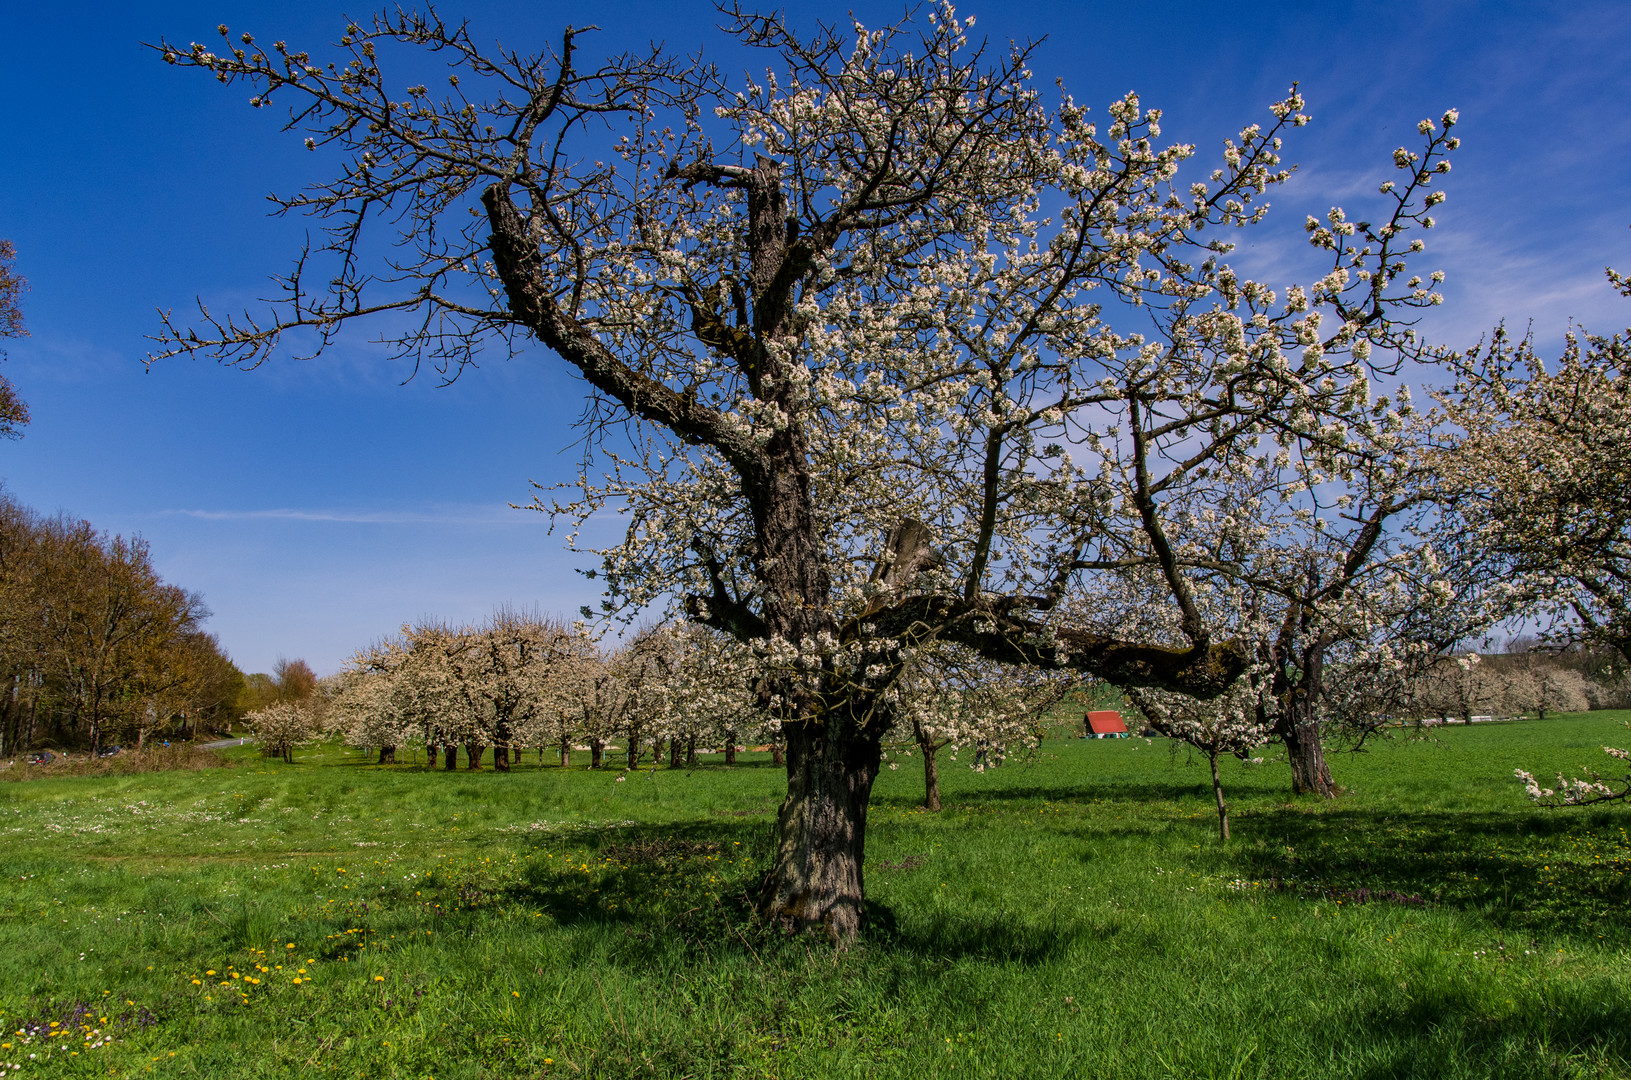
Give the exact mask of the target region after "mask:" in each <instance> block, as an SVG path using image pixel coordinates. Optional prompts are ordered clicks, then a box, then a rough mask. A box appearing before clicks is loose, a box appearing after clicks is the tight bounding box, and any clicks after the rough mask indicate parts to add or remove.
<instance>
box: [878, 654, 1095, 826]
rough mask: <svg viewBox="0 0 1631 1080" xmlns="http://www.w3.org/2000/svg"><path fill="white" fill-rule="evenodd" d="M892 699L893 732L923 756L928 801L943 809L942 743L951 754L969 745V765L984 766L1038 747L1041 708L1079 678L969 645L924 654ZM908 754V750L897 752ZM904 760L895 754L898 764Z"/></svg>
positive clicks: (931, 807)
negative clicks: (990, 655) (983, 653)
mask: <svg viewBox="0 0 1631 1080" xmlns="http://www.w3.org/2000/svg"><path fill="white" fill-rule="evenodd" d="M895 685H896V695H897V697H896V700H895V701H894V702H893V703H892V705H891V708H892V709H893V711H894V713H895V715H896V718H897V721H896V722H897V728H896V730H895V731H894V732H891V736H892V737H893V738H895V739H899V740H901V741H902V742H904V743H907V744H908V745H910V746H911V747H912V749H914V750H915V751H916V752H917V753H918V754H919V755H921V756H922V758H923V807H924V809H926V810H939V809H941V803H940V761H939V755H940V751H942V750H944V749H947V748H948V747H949V748H950V749H951V752H952V753H951V759H952V760H953V761H956V760H957V754H958V753H959V752H960V751H961V750H963V749H965V748H969V749H972V750H973V751H974V757H975V760H974V761H973V762H972V763H971V764H970V766H969V767H970V768H972V769H974V770H976V771H978V772H984V771H985V770H986V769H987V768H988V767H995V766H996V765H998V764H1000V763H1001V761H1002V758H1003V757H1004V755H1005V754H1008V753H1012V752H1015V751H1018V750H1022V749H1024V750H1030V749H1035V747H1036V745H1037V743H1038V742H1039V740H1040V737H1041V731H1042V725H1043V716H1044V715H1045V714H1046V712H1047V711H1048V710H1049V709H1050V708H1052V707H1053V706H1054V705H1057V704H1058V703H1059V702H1060V701H1061V700H1062V699H1063V698H1064V697H1065V695H1066V694H1068V693H1069V692H1070V691H1071V690H1072V689H1073V688H1074V686H1075V680H1074V679H1073V678H1070V677H1068V676H1061V675H1060V674H1059V673H1056V672H1042V671H1038V670H1037V669H1035V668H1029V667H1021V668H1015V667H1011V666H1009V665H1006V664H994V663H991V662H989V661H985V660H982V659H981V658H980V657H979V656H978V655H975V654H972V653H970V652H969V651H968V650H966V649H960V648H956V647H949V648H940V649H937V650H935V651H933V652H932V653H931V652H925V653H923V654H921V655H920V656H919V658H918V660H917V661H916V662H915V663H914V664H912V666H911V667H910V668H908V669H907V670H906V671H905V672H904V673H902V675H901V677H900V678H899V679H898V680H897V681H896V684H895ZM896 756H898V757H910V756H911V751H903V752H899V753H897V755H896ZM898 764H899V762H895V761H892V762H890V768H895V767H896V766H897V765H898Z"/></svg>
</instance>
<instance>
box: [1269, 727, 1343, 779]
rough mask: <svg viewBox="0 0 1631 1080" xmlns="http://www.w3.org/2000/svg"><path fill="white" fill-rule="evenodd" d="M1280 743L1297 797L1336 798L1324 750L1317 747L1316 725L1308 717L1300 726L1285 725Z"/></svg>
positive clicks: (1321, 747) (1317, 729) (1318, 744)
mask: <svg viewBox="0 0 1631 1080" xmlns="http://www.w3.org/2000/svg"><path fill="white" fill-rule="evenodd" d="M1280 741H1281V742H1283V743H1284V744H1285V748H1286V757H1287V758H1289V759H1290V760H1291V790H1292V791H1294V792H1296V793H1297V794H1298V795H1318V796H1320V797H1321V798H1324V799H1334V798H1336V793H1337V789H1336V784H1335V783H1334V782H1332V780H1331V769H1330V767H1329V766H1328V765H1326V764H1325V748H1324V747H1323V746H1322V745H1320V731H1319V724H1318V723H1317V722H1316V721H1315V720H1314V719H1313V718H1312V717H1310V718H1308V719H1307V720H1306V721H1305V722H1303V723H1294V724H1288V725H1287V726H1286V728H1285V730H1284V731H1283V732H1282V733H1281V735H1280Z"/></svg>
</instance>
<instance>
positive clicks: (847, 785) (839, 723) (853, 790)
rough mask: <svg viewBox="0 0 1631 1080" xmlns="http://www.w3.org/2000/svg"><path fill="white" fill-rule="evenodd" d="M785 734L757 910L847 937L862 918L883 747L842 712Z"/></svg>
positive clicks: (782, 920)
mask: <svg viewBox="0 0 1631 1080" xmlns="http://www.w3.org/2000/svg"><path fill="white" fill-rule="evenodd" d="M786 734H787V798H786V799H785V800H784V801H783V802H782V806H781V811H780V813H779V814H778V816H777V823H778V827H779V832H780V842H779V844H778V846H777V850H776V865H775V867H774V868H773V869H772V870H771V871H770V873H769V875H768V876H767V877H766V878H765V882H764V886H763V888H762V890H761V892H760V894H759V912H760V914H761V915H763V916H764V917H765V918H767V919H770V920H773V921H775V922H777V923H780V924H781V925H783V926H785V927H787V928H788V929H802V928H804V927H806V926H812V925H814V926H820V927H822V928H823V929H824V930H825V931H826V933H827V936H828V937H829V938H830V939H831V940H833V941H834V942H846V941H848V940H850V939H851V938H853V937H854V936H855V934H856V932H857V931H858V930H859V929H860V925H861V912H862V908H863V905H864V901H865V893H864V889H863V885H862V864H863V862H864V861H865V857H866V814H867V803H868V801H869V800H870V799H871V797H872V782H873V780H875V779H876V778H877V775H878V763H879V761H880V760H881V758H882V747H881V746H880V744H879V741H878V738H877V737H876V736H874V735H870V734H867V733H865V732H864V731H861V730H857V728H856V726H855V724H854V721H853V719H852V718H850V717H841V716H836V715H835V716H832V717H830V718H829V719H828V721H827V722H826V723H825V724H820V725H817V724H813V723H804V724H795V725H789V726H788V727H787V728H786Z"/></svg>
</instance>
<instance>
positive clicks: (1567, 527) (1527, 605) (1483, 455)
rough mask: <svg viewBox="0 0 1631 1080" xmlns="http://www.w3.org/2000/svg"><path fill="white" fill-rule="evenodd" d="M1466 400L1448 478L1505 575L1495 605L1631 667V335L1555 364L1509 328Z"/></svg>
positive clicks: (1480, 357)
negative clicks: (1543, 621) (1601, 648)
mask: <svg viewBox="0 0 1631 1080" xmlns="http://www.w3.org/2000/svg"><path fill="white" fill-rule="evenodd" d="M1609 276H1610V279H1611V280H1612V281H1613V282H1614V283H1615V284H1616V286H1617V287H1619V288H1620V289H1622V290H1623V291H1626V292H1627V295H1631V285H1627V284H1626V283H1625V279H1624V278H1621V277H1619V276H1618V275H1615V274H1614V273H1613V272H1612V271H1610V272H1609ZM1456 391H1457V392H1458V393H1457V394H1456V396H1455V397H1453V398H1451V397H1450V396H1449V395H1446V400H1447V409H1448V411H1449V413H1450V415H1451V417H1452V418H1453V419H1454V420H1455V421H1456V423H1457V425H1458V428H1459V430H1460V431H1461V433H1462V434H1461V436H1460V438H1458V439H1456V440H1455V441H1454V443H1453V444H1452V445H1450V446H1449V447H1447V449H1446V452H1445V453H1444V454H1443V456H1442V458H1441V460H1440V468H1441V469H1442V471H1443V474H1444V477H1445V480H1444V486H1445V489H1446V501H1447V502H1449V503H1450V504H1451V505H1452V506H1453V507H1454V510H1455V513H1456V515H1457V516H1456V521H1457V524H1458V525H1459V526H1460V527H1461V528H1463V529H1465V530H1466V532H1467V533H1468V535H1469V536H1470V537H1472V538H1473V542H1474V543H1476V544H1477V545H1478V546H1480V547H1482V548H1483V549H1484V550H1485V551H1487V552H1489V553H1490V556H1491V560H1492V562H1493V563H1494V567H1493V569H1494V571H1495V573H1494V575H1493V580H1495V581H1496V582H1498V584H1497V585H1496V586H1495V587H1493V588H1492V589H1491V590H1490V598H1491V603H1492V604H1499V605H1501V606H1502V607H1503V608H1504V609H1505V610H1508V611H1513V610H1516V611H1528V612H1533V613H1537V614H1539V615H1540V616H1541V617H1543V618H1547V619H1549V620H1550V623H1551V632H1552V636H1553V637H1555V638H1558V639H1562V640H1570V639H1575V638H1578V639H1582V640H1585V641H1588V642H1592V643H1596V644H1600V645H1608V646H1612V647H1613V648H1615V649H1617V650H1618V651H1619V653H1620V655H1621V656H1623V657H1625V658H1627V659H1631V486H1628V485H1627V483H1626V476H1627V474H1628V470H1631V331H1627V332H1625V333H1621V334H1616V335H1614V336H1613V337H1596V336H1591V335H1584V334H1580V333H1576V332H1572V331H1571V332H1570V333H1569V335H1568V338H1567V343H1566V345H1565V347H1564V350H1563V354H1562V356H1561V357H1559V358H1558V360H1557V361H1556V362H1555V363H1553V364H1551V365H1550V366H1548V365H1547V363H1546V362H1545V360H1544V359H1543V358H1542V357H1541V356H1540V355H1539V353H1538V352H1537V351H1536V349H1535V347H1534V342H1533V340H1532V339H1531V338H1524V339H1522V340H1518V339H1514V338H1513V337H1511V336H1510V335H1509V334H1508V333H1507V332H1506V331H1505V329H1504V328H1499V329H1497V330H1496V331H1495V333H1494V334H1493V335H1492V336H1491V337H1490V338H1489V339H1488V341H1487V342H1485V343H1484V344H1483V345H1481V346H1480V347H1479V348H1478V349H1476V350H1473V352H1472V353H1471V354H1470V357H1469V360H1468V365H1467V370H1466V371H1465V372H1464V373H1463V378H1462V381H1461V383H1460V385H1459V386H1457V387H1456Z"/></svg>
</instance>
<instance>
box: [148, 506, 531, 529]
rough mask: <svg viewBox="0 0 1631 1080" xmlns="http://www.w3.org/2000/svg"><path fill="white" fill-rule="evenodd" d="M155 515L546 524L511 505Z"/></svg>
mask: <svg viewBox="0 0 1631 1080" xmlns="http://www.w3.org/2000/svg"><path fill="white" fill-rule="evenodd" d="M157 514H158V516H163V517H190V518H199V519H201V520H204V521H310V522H326V523H334V524H342V525H514V524H526V525H531V524H545V523H547V519H546V518H545V516H544V515H543V514H538V513H530V514H529V513H527V512H526V511H525V510H523V509H517V508H515V507H510V506H478V507H458V508H449V509H444V510H349V509H343V508H342V509H302V508H298V507H278V508H274V509H266V510H192V509H178V510H160V511H158V512H157Z"/></svg>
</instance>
